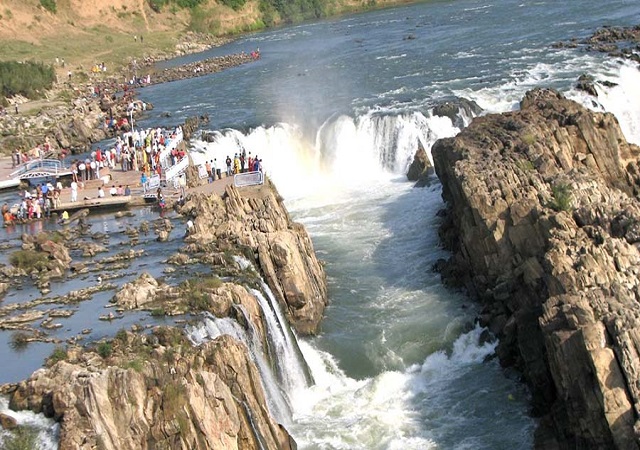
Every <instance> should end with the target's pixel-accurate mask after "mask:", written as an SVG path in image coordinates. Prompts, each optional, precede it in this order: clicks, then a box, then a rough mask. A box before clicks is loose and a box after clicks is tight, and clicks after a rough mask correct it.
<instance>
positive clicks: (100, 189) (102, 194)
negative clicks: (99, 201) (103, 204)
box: [98, 186, 104, 198]
mask: <svg viewBox="0 0 640 450" xmlns="http://www.w3.org/2000/svg"><path fill="white" fill-rule="evenodd" d="M98 198H104V189H102V186H100V187H99V188H98Z"/></svg>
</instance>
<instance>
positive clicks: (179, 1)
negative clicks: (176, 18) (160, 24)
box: [148, 0, 205, 12]
mask: <svg viewBox="0 0 640 450" xmlns="http://www.w3.org/2000/svg"><path fill="white" fill-rule="evenodd" d="M204 2H205V0H148V3H149V6H150V7H151V9H153V10H154V11H155V12H161V11H162V8H164V7H165V6H167V5H171V6H172V7H178V8H195V7H196V6H198V5H200V4H202V3H204Z"/></svg>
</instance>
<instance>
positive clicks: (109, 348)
mask: <svg viewBox="0 0 640 450" xmlns="http://www.w3.org/2000/svg"><path fill="white" fill-rule="evenodd" d="M112 354H113V345H111V342H100V344H98V355H100V356H101V357H103V358H108V357H109V356H111V355H112Z"/></svg>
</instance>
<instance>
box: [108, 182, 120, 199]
mask: <svg viewBox="0 0 640 450" xmlns="http://www.w3.org/2000/svg"><path fill="white" fill-rule="evenodd" d="M109 194H111V196H112V197H115V196H116V195H118V190H117V189H116V185H115V184H114V185H113V186H111V189H109Z"/></svg>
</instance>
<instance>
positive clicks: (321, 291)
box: [181, 182, 327, 334]
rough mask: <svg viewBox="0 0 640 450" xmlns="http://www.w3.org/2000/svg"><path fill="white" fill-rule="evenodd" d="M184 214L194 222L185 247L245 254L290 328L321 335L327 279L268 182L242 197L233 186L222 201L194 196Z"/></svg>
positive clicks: (301, 231)
mask: <svg viewBox="0 0 640 450" xmlns="http://www.w3.org/2000/svg"><path fill="white" fill-rule="evenodd" d="M181 212H182V214H184V215H186V216H188V217H191V218H193V222H194V228H193V231H192V232H191V233H190V235H189V236H188V237H187V238H186V241H187V242H191V243H197V246H196V247H197V248H204V247H206V246H208V245H217V246H218V248H221V247H224V248H236V249H244V252H243V254H244V256H245V257H248V258H249V260H250V262H252V263H254V264H255V266H256V267H258V268H259V270H260V271H261V272H262V275H263V278H264V279H265V281H266V282H267V284H268V285H269V287H270V289H271V290H272V291H273V292H274V294H275V296H276V298H277V299H278V302H279V303H280V305H281V306H282V308H283V310H284V311H285V313H286V315H287V316H288V319H289V321H290V323H291V324H292V326H293V327H294V328H295V329H296V330H297V331H298V332H300V333H303V334H313V333H316V332H317V329H318V326H319V323H320V320H321V318H322V314H323V312H324V307H325V305H326V302H327V288H326V275H325V273H324V269H323V267H322V265H321V264H320V262H319V261H318V260H317V258H316V256H315V253H314V251H313V244H312V243H311V239H310V238H309V235H308V234H307V232H306V230H305V228H304V227H303V226H302V225H300V224H297V223H294V222H293V221H292V220H291V219H290V217H289V214H288V213H287V211H286V209H285V207H284V205H283V203H282V199H281V198H280V196H279V195H278V193H277V191H276V189H275V187H274V186H273V185H272V184H271V183H270V182H267V184H265V185H263V186H260V187H245V188H243V190H242V192H240V191H239V190H238V189H237V188H235V187H233V186H229V187H227V190H226V192H225V195H224V196H223V197H222V198H221V197H219V196H216V195H212V196H206V195H204V194H196V195H190V196H189V197H188V198H187V202H186V203H185V205H184V206H183V207H182V208H181Z"/></svg>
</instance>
